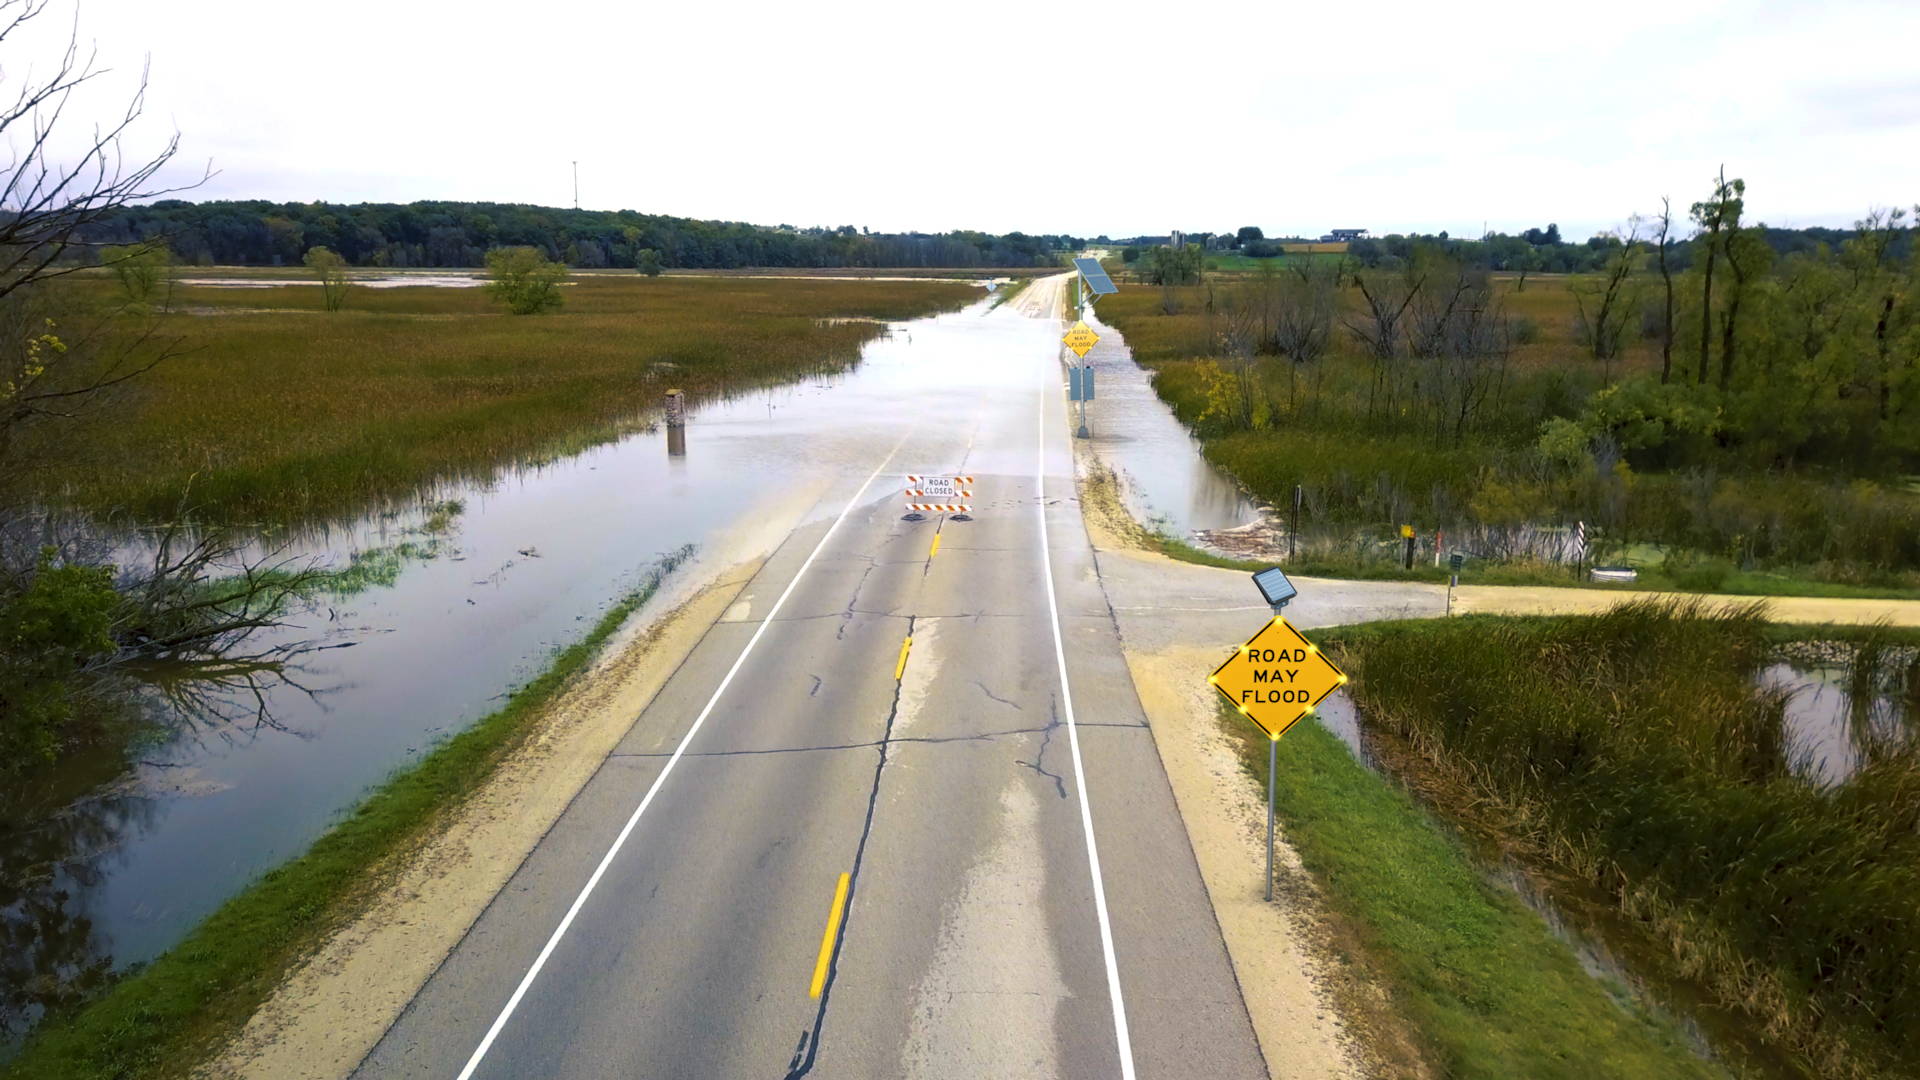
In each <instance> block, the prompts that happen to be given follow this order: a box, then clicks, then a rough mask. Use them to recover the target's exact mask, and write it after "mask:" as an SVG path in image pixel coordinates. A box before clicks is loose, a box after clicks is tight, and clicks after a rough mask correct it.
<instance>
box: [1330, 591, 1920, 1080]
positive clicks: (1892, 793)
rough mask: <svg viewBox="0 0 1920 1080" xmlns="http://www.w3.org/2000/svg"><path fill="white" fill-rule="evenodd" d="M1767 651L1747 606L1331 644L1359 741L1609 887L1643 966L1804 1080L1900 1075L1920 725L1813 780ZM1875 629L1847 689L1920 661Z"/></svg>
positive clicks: (1397, 632)
mask: <svg viewBox="0 0 1920 1080" xmlns="http://www.w3.org/2000/svg"><path fill="white" fill-rule="evenodd" d="M1771 638H1772V635H1771V633H1770V630H1769V628H1768V627H1767V625H1766V623H1765V621H1764V616H1763V613H1762V611H1761V610H1760V609H1758V608H1753V607H1748V608H1725V609H1707V608H1702V607H1699V606H1676V605H1662V604H1654V603H1646V602H1642V603H1636V604H1631V605H1626V606H1622V607H1620V608H1618V609H1616V610H1614V611H1613V612H1611V613H1609V614H1606V615H1602V616H1596V617H1588V618H1566V619H1490V618H1468V619H1459V620H1448V621H1444V622H1434V623H1422V624H1401V625H1398V626H1393V627H1386V628H1379V629H1374V630H1368V631H1360V632H1350V633H1344V634H1336V635H1334V636H1333V639H1332V642H1331V643H1332V644H1334V645H1336V646H1337V647H1339V648H1340V649H1341V651H1342V654H1343V657H1344V660H1345V663H1346V664H1347V665H1348V670H1349V672H1350V673H1351V674H1352V675H1353V678H1354V689H1355V695H1356V700H1357V702H1358V703H1359V705H1360V706H1361V707H1362V709H1363V710H1364V714H1365V721H1366V728H1367V730H1368V731H1369V733H1370V734H1372V735H1373V736H1375V737H1377V738H1382V739H1384V740H1386V742H1385V743H1384V744H1383V747H1384V748H1385V749H1386V750H1387V751H1388V754H1387V756H1388V759H1389V760H1390V761H1397V762H1398V763H1399V764H1401V765H1404V766H1405V768H1406V770H1410V771H1411V772H1412V773H1415V774H1418V785H1417V786H1419V787H1420V788H1421V789H1422V791H1423V792H1424V793H1428V794H1430V795H1432V796H1433V798H1434V799H1435V801H1436V803H1437V804H1438V805H1439V806H1440V808H1441V809H1443V810H1445V811H1447V812H1449V813H1451V814H1453V815H1456V816H1459V817H1463V818H1466V819H1471V820H1473V821H1475V822H1477V823H1478V824H1479V825H1481V826H1484V827H1486V828H1488V829H1490V830H1491V831H1492V832H1493V833H1494V834H1496V835H1497V836H1499V837H1500V838H1501V839H1502V841H1503V843H1504V844H1505V846H1507V847H1508V848H1509V849H1510V852H1511V853H1512V854H1513V855H1515V856H1516V857H1518V858H1519V859H1521V860H1522V862H1523V863H1526V864H1528V865H1529V866H1531V867H1532V868H1534V869H1536V870H1538V871H1541V872H1542V873H1544V874H1546V875H1548V876H1549V877H1557V878H1564V879H1566V880H1568V881H1571V882H1574V883H1577V885H1578V886H1579V887H1580V888H1581V889H1583V890H1585V891H1587V892H1589V893H1590V894H1592V895H1593V896H1597V897H1601V898H1604V902H1605V904H1606V905H1608V906H1610V907H1611V908H1612V909H1613V911H1614V914H1615V915H1616V916H1617V918H1618V921H1619V922H1620V923H1621V924H1622V925H1624V926H1626V927H1628V928H1630V932H1631V933H1633V934H1634V935H1635V936H1637V937H1638V938H1639V939H1640V944H1641V946H1642V949H1641V950H1640V951H1641V952H1642V953H1643V954H1644V955H1646V956H1648V957H1652V958H1655V961H1656V962H1657V963H1659V964H1660V965H1662V966H1663V967H1665V968H1666V969H1668V970H1667V973H1668V974H1671V975H1673V976H1675V977H1677V978H1682V979H1685V980H1688V981H1690V982H1692V983H1695V984H1698V985H1700V986H1702V987H1704V989H1705V992H1706V994H1707V995H1708V996H1709V998H1710V1000H1711V1001H1712V1003H1713V1004H1714V1005H1715V1006H1716V1007H1717V1008H1719V1009H1721V1010H1724V1011H1726V1012H1727V1013H1730V1014H1733V1015H1736V1016H1739V1017H1743V1018H1744V1020H1745V1026H1747V1027H1748V1028H1750V1030H1751V1031H1752V1032H1753V1033H1754V1037H1755V1038H1756V1039H1758V1040H1759V1041H1760V1042H1761V1043H1763V1044H1765V1045H1766V1046H1768V1047H1770V1048H1771V1049H1772V1050H1773V1051H1775V1052H1777V1053H1778V1054H1779V1055H1780V1056H1781V1057H1782V1058H1783V1059H1785V1060H1788V1061H1791V1062H1794V1063H1797V1067H1798V1068H1801V1069H1804V1070H1805V1071H1806V1072H1807V1073H1808V1074H1809V1075H1821V1076H1861V1077H1866V1076H1895V1075H1911V1074H1912V1073H1913V1072H1914V1071H1915V1070H1916V1068H1920V1027H1916V1026H1915V1025H1913V1024H1912V1023H1911V1018H1912V1017H1913V1016H1915V1015H1920V828H1917V827H1916V823H1920V739H1916V738H1914V732H1913V726H1914V724H1915V722H1916V718H1915V715H1914V714H1913V713H1911V712H1907V713H1906V714H1904V716H1905V718H1904V720H1903V721H1902V724H1903V727H1902V729H1901V730H1902V732H1903V734H1900V735H1899V736H1898V737H1888V736H1887V735H1886V734H1885V730H1884V729H1880V731H1881V733H1880V734H1878V735H1876V736H1875V737H1874V739H1873V740H1871V742H1872V745H1871V747H1867V746H1865V745H1864V744H1863V750H1864V751H1866V752H1864V753H1863V755H1862V759H1861V764H1860V767H1859V768H1858V770H1857V771H1856V772H1854V773H1853V774H1852V775H1851V776H1850V777H1849V778H1847V779H1845V780H1844V781H1842V782H1839V783H1823V782H1822V781H1821V780H1820V779H1818V778H1817V777H1816V776H1815V775H1813V774H1812V770H1810V769H1809V768H1807V763H1806V762H1805V761H1804V760H1800V759H1801V758H1802V757H1803V756H1804V754H1803V752H1801V751H1799V750H1798V749H1797V748H1796V746H1795V743H1794V740H1793V738H1792V734H1791V732H1790V731H1789V729H1788V727H1787V723H1786V719H1785V700H1784V698H1783V696H1782V693H1781V692H1780V691H1778V690H1774V689H1768V688H1766V687H1765V686H1764V685H1763V684H1762V683H1761V682H1760V681H1759V679H1758V678H1757V676H1758V674H1759V671H1760V669H1761V667H1762V666H1763V665H1764V664H1765V663H1767V661H1768V659H1769V657H1770V655H1771V653H1772V644H1771ZM1343 639H1344V640H1343ZM1875 640H1877V639H1876V638H1875V635H1874V634H1872V633H1869V634H1868V635H1866V640H1864V641H1863V642H1861V643H1859V644H1857V645H1856V646H1855V663H1854V670H1855V671H1856V672H1861V671H1865V672H1869V674H1862V675H1856V676H1855V677H1856V678H1858V679H1862V680H1866V681H1867V682H1875V681H1879V682H1897V683H1900V684H1902V685H1905V684H1906V683H1907V682H1909V681H1910V680H1911V679H1912V678H1913V673H1912V668H1911V666H1910V665H1907V666H1896V665H1894V664H1892V663H1891V662H1890V661H1889V660H1888V657H1890V656H1904V655H1905V653H1904V652H1901V651H1900V650H1889V649H1887V647H1886V646H1885V644H1884V643H1882V644H1878V645H1876V644H1874V641H1875ZM1875 650H1877V651H1875ZM1870 653H1871V655H1869V654H1870ZM1868 700H1871V699H1870V698H1869V699H1868Z"/></svg>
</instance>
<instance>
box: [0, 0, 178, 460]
mask: <svg viewBox="0 0 1920 1080" xmlns="http://www.w3.org/2000/svg"><path fill="white" fill-rule="evenodd" d="M46 9H47V0H0V48H4V47H5V46H6V43H7V41H8V40H9V39H10V38H13V37H14V35H16V34H17V33H19V32H20V31H21V28H22V27H24V26H27V25H28V24H29V23H31V22H32V21H33V20H34V19H36V18H39V17H40V16H41V15H42V14H44V13H45V11H46ZM108 71H109V69H107V68H103V67H101V66H100V65H99V63H98V61H97V58H96V56H95V55H94V54H93V53H89V54H87V55H86V56H85V57H84V58H83V57H82V56H81V54H80V37H79V28H78V24H77V23H76V25H75V27H74V29H73V30H72V31H70V32H69V34H68V36H67V46H66V49H65V50H64V51H63V52H62V53H61V55H60V59H59V61H58V62H57V63H56V64H55V65H54V66H53V68H52V70H51V71H49V72H47V73H45V74H43V75H37V76H36V75H29V77H28V79H27V80H26V82H24V83H23V84H22V85H21V86H20V88H19V89H18V91H17V92H16V93H15V95H14V98H13V101H12V103H11V104H10V105H5V106H0V137H4V138H5V140H6V141H7V142H9V143H10V144H11V145H12V148H13V157H12V161H11V162H10V163H9V164H8V165H7V166H6V167H5V169H4V170H3V171H0V314H3V315H4V321H5V322H6V323H7V324H8V325H9V327H10V328H16V329H17V330H20V331H27V332H24V333H20V332H16V333H13V334H9V335H8V337H7V340H6V341H5V343H4V344H0V459H4V458H5V457H6V455H7V452H8V449H9V448H10V447H11V446H12V445H13V443H14V436H15V435H16V434H17V432H18V430H19V429H20V428H21V427H22V426H24V425H25V424H28V423H31V422H33V421H34V420H37V419H40V418H44V417H57V416H67V415H71V414H72V412H73V411H74V410H75V409H77V408H78V407H79V406H80V405H81V404H82V403H83V402H84V401H85V400H86V399H88V398H91V397H93V396H94V395H96V394H98V393H99V392H101V391H103V390H106V389H109V388H111V387H113V386H116V385H118V384H120V383H123V382H126V381H127V380H129V379H132V378H135V377H137V376H139V375H140V374H142V373H144V372H145V371H147V370H149V369H151V368H152V367H153V365H154V364H157V363H159V362H160V361H161V360H163V359H165V357H166V355H167V350H166V349H165V348H159V349H152V348H146V347H145V346H149V345H151V344H153V342H152V341H151V340H149V338H148V337H146V336H144V335H142V336H138V337H137V338H136V340H135V341H134V342H132V343H131V344H130V343H129V342H128V341H127V340H126V338H125V336H124V335H118V336H115V337H114V341H113V343H112V344H106V343H105V341H104V339H105V337H106V336H107V335H105V334H104V333H103V332H87V331H83V332H82V334H81V336H82V337H86V336H87V335H88V334H89V333H100V337H99V338H96V339H95V340H94V343H95V344H98V345H100V346H101V348H100V349H95V350H89V349H84V348H79V347H77V346H78V345H79V344H80V343H79V342H77V341H76V340H74V333H73V328H70V327H69V328H62V327H61V326H60V325H59V322H60V319H59V317H58V313H56V312H53V311H51V310H50V309H49V308H48V307H47V305H46V304H45V303H43V302H41V301H38V300H32V299H29V298H28V297H29V294H30V293H32V292H34V291H35V290H33V289H32V286H34V285H35V284H37V283H40V282H44V281H47V280H49V279H52V278H57V277H61V276H63V275H66V274H71V273H73V272H75V271H77V270H80V269H83V268H84V267H85V266H86V265H87V263H89V262H90V261H92V260H91V259H89V258H85V257H84V256H88V255H91V254H94V248H95V247H96V246H98V245H97V244H96V243H95V241H94V240H93V239H92V238H91V236H92V233H93V231H94V228H95V227H96V226H98V225H100V224H101V223H103V222H104V221H105V220H106V219H107V218H108V217H110V216H111V215H112V214H114V213H115V212H117V211H118V210H120V209H121V208H122V207H125V206H127V205H128V204H130V203H132V202H135V201H137V200H141V199H148V198H154V197H157V196H160V195H167V194H172V193H175V192H178V191H182V190H185V189H186V188H188V187H193V186H197V185H198V184H200V183H202V182H204V181H205V180H206V178H207V177H208V176H211V175H212V174H211V172H207V173H203V174H202V175H201V176H200V178H199V179H197V180H195V181H194V182H193V183H192V184H188V185H184V186H180V187H167V186H165V185H163V184H161V183H160V182H159V180H158V179H157V178H158V175H159V173H160V170H161V169H162V167H164V166H165V165H166V164H167V163H168V162H170V161H172V160H173V157H174V154H175V153H176V152H177V151H178V150H179V146H180V136H179V135H178V133H175V134H174V135H172V136H171V137H169V138H168V139H167V140H166V142H165V143H164V144H163V145H162V146H161V147H160V149H159V150H158V151H157V152H155V153H153V154H151V155H150V156H144V157H143V156H141V155H131V156H130V155H129V154H128V153H127V152H126V149H125V147H124V146H123V140H124V139H125V138H126V136H127V135H128V133H129V132H130V131H131V129H132V128H133V126H134V124H135V122H136V121H138V120H139V119H140V116H141V113H142V111H143V110H144V108H145V105H146V93H147V78H146V73H145V71H144V70H143V71H142V72H141V76H140V81H139V83H138V85H137V86H136V88H135V89H134V91H133V93H132V95H131V97H130V99H129V101H128V103H127V105H126V106H125V108H124V109H121V110H119V111H117V112H116V113H115V114H114V118H113V119H111V120H110V121H109V122H107V123H105V124H97V125H95V127H94V129H93V133H92V134H91V135H90V136H88V137H87V138H86V139H84V140H83V141H82V142H81V143H80V145H79V149H78V150H77V151H76V152H74V153H71V154H65V155H60V154H57V153H56V151H55V149H54V144H53V138H54V135H55V132H56V130H57V129H59V128H60V126H61V123H62V121H63V120H64V119H65V118H66V116H67V109H68V107H69V105H70V104H71V103H72V101H73V98H74V94H75V92H76V91H78V90H79V89H80V88H81V87H83V86H85V85H86V84H88V83H91V82H93V81H95V80H97V79H99V78H100V77H101V76H104V75H106V74H107V73H108ZM148 247H149V245H133V246H130V247H127V248H123V249H119V250H120V254H118V255H116V256H113V257H112V258H121V259H131V258H140V257H143V256H144V254H145V253H146V252H147V251H148ZM110 261H111V259H110Z"/></svg>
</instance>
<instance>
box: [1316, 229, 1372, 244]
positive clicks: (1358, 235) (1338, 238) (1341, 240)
mask: <svg viewBox="0 0 1920 1080" xmlns="http://www.w3.org/2000/svg"><path fill="white" fill-rule="evenodd" d="M1366 238H1367V230H1365V229H1335V230H1333V231H1332V232H1330V233H1328V234H1326V235H1325V236H1322V237H1321V238H1320V242H1321V243H1323V244H1345V243H1351V242H1352V241H1355V240H1365V239H1366Z"/></svg>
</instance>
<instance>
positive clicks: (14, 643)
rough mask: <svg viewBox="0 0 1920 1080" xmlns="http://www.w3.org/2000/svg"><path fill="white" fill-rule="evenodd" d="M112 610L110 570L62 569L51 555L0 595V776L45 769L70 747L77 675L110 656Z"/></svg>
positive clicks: (114, 600)
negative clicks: (32, 769)
mask: <svg viewBox="0 0 1920 1080" xmlns="http://www.w3.org/2000/svg"><path fill="white" fill-rule="evenodd" d="M0 588H5V586H0ZM118 603H119V595H118V594H117V593H116V592H115V591H114V588H113V568H112V567H110V566H74V565H62V564H60V563H59V562H57V560H56V559H55V555H54V551H53V549H52V548H47V549H45V550H43V551H42V552H41V553H40V559H39V562H38V563H37V564H36V565H35V566H34V568H33V571H32V572H31V573H30V574H29V575H28V576H27V578H26V581H25V583H24V585H23V586H21V587H18V588H17V591H11V590H10V591H8V592H4V593H0V775H6V774H9V773H12V774H19V773H22V772H25V771H26V770H28V769H29V768H32V767H34V766H36V765H43V764H47V763H50V762H52V761H53V760H54V759H55V758H57V757H58V756H59V754H60V750H61V747H62V746H63V745H64V744H65V743H67V742H68V741H70V740H71V738H72V737H73V734H74V728H75V727H76V725H77V724H78V722H79V717H78V715H77V713H76V710H75V708H74V706H75V701H76V699H77V698H78V696H79V695H80V693H81V691H82V688H81V687H80V686H79V680H80V676H81V672H82V670H83V668H84V667H85V666H86V664H87V662H88V661H90V660H93V659H95V658H98V657H100V656H103V655H105V654H108V653H111V652H112V651H113V650H114V642H113V638H112V634H111V629H112V625H113V615H114V610H115V607H116V606H117V605H118Z"/></svg>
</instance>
